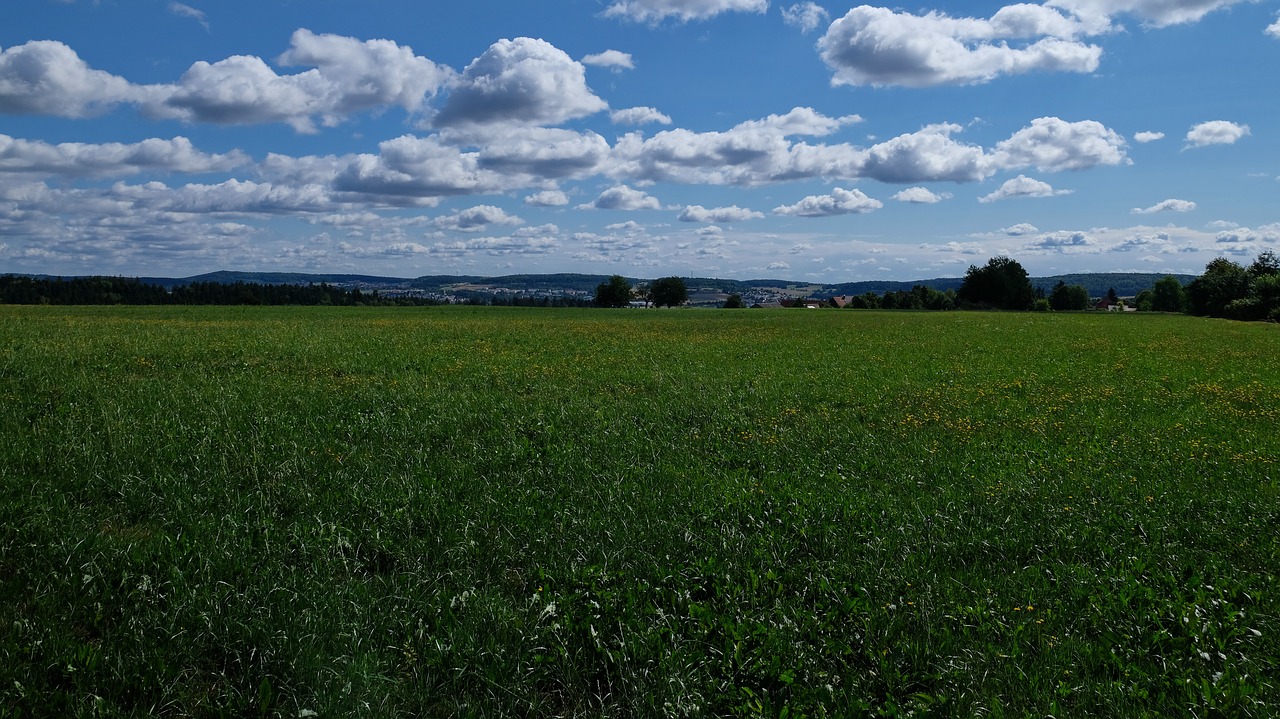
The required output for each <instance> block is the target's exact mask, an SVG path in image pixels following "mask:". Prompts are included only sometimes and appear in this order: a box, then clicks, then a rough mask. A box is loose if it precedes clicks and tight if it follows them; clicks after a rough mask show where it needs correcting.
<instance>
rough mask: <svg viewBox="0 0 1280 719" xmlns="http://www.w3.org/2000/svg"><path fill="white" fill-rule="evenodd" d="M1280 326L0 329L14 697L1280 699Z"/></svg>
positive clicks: (286, 710)
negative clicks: (1279, 531) (1278, 529)
mask: <svg viewBox="0 0 1280 719" xmlns="http://www.w3.org/2000/svg"><path fill="white" fill-rule="evenodd" d="M1278 358H1280V327H1276V326H1274V325H1262V324H1242V323H1231V322H1225V321H1215V320H1204V319H1197V318H1190V317H1183V316H1159V315H1140V316H1134V315H1125V316H1117V315H1103V314H1081V315H1049V314H994V313H893V312H858V311H834V310H832V311H818V312H812V311H803V310H793V311H768V310H760V311H754V310H753V311H746V310H743V311H596V310H565V311H557V310H509V309H508V310H503V309H486V308H431V309H403V310H401V309H391V308H382V309H360V308H351V309H343V308H329V309H317V308H284V309H265V308H179V309H173V308H169V309H156V308H39V307H5V306H0V400H2V402H0V716H4V717H45V716H145V715H157V716H174V717H178V716H210V717H212V716H282V717H308V716H319V717H342V716H379V717H382V716H388V717H391V716H405V717H407V716H472V715H474V716H562V715H563V716H617V717H631V716H706V715H738V716H752V715H763V716H784V715H786V716H792V717H800V716H815V717H817V716H919V717H923V716H944V717H945V716H954V717H976V716H988V717H1024V716H1028V717H1030V716H1034V717H1044V716H1047V715H1052V716H1054V717H1059V718H1061V717H1083V716H1117V717H1214V716H1220V717H1235V716H1246V717H1274V716H1277V715H1280V678H1278V677H1280V579H1278V578H1277V573H1278V572H1280V533H1278V532H1277V527H1280V483H1278V482H1277V479H1278V474H1280V473H1278V470H1280V467H1278V466H1277V458H1280V431H1278V430H1280V361H1277V359H1278Z"/></svg>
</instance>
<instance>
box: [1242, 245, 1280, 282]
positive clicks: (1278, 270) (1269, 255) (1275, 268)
mask: <svg viewBox="0 0 1280 719" xmlns="http://www.w3.org/2000/svg"><path fill="white" fill-rule="evenodd" d="M1267 275H1280V257H1277V256H1276V253H1274V252H1272V251H1271V250H1267V251H1265V252H1263V253H1262V254H1260V255H1258V259H1256V260H1254V261H1253V264H1252V265H1249V277H1250V278H1251V279H1257V278H1259V277H1266V276H1267Z"/></svg>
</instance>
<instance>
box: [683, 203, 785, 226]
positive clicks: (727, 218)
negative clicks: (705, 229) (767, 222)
mask: <svg viewBox="0 0 1280 719" xmlns="http://www.w3.org/2000/svg"><path fill="white" fill-rule="evenodd" d="M763 217H764V213H762V212H755V211H754V210H748V209H744V208H741V207H738V206H737V205H733V206H732V207H713V208H709V209H708V208H706V207H703V206H702V205H689V206H688V207H686V208H684V210H682V211H681V212H680V217H679V218H677V219H679V220H680V221H681V222H720V223H727V222H743V221H746V220H757V219H760V218H763Z"/></svg>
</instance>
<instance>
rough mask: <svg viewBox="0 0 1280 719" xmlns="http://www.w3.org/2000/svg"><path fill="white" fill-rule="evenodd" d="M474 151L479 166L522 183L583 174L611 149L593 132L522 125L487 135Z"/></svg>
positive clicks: (594, 166)
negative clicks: (498, 133)
mask: <svg viewBox="0 0 1280 719" xmlns="http://www.w3.org/2000/svg"><path fill="white" fill-rule="evenodd" d="M444 139H446V140H447V139H449V136H448V135H447V134H446V135H445V136H444ZM477 152H478V155H477V158H478V162H479V166H480V167H481V168H484V169H487V170H492V171H495V172H499V173H501V174H503V175H505V176H508V177H509V178H511V182H512V184H515V185H525V184H534V183H537V182H540V181H543V180H547V179H562V178H570V177H584V176H586V175H588V174H591V173H592V172H594V171H596V170H597V169H598V168H600V167H601V166H602V165H603V164H605V163H606V162H607V161H608V159H609V155H610V153H611V149H610V148H609V143H608V142H607V141H606V140H605V139H604V138H603V137H601V136H600V135H597V134H596V133H594V132H575V131H572V130H564V129H559V128H549V127H522V128H511V129H509V130H508V131H507V132H505V133H502V134H501V135H496V136H494V137H490V138H487V139H486V140H485V142H484V143H482V144H481V145H480V146H479V148H478V150H477Z"/></svg>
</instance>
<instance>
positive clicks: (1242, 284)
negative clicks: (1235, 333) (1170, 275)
mask: <svg viewBox="0 0 1280 719" xmlns="http://www.w3.org/2000/svg"><path fill="white" fill-rule="evenodd" d="M1248 295H1249V273H1248V272H1247V271H1245V269H1244V268H1243V267H1241V266H1240V265H1238V264H1236V263H1235V262H1232V261H1231V260H1228V259H1226V258H1225V257H1219V258H1218V259H1216V260H1213V261H1212V262H1210V263H1209V264H1208V265H1205V268H1204V274H1203V275H1200V276H1199V277H1197V278H1196V279H1194V280H1192V281H1191V284H1189V285H1187V302H1188V304H1189V305H1190V307H1191V313H1192V314H1195V315H1208V316H1210V317H1226V316H1227V305H1229V304H1231V303H1232V302H1234V301H1236V300H1242V299H1245V298H1246V297H1247V296H1248Z"/></svg>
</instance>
